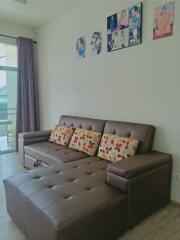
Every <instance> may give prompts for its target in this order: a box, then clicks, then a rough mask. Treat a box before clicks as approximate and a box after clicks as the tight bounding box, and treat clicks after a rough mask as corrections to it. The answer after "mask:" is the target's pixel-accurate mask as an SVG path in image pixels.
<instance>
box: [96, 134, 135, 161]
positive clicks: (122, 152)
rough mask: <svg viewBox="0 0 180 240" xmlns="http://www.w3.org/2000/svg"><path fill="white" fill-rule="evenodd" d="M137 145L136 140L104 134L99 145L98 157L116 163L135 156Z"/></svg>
mask: <svg viewBox="0 0 180 240" xmlns="http://www.w3.org/2000/svg"><path fill="white" fill-rule="evenodd" d="M138 144H139V141H138V140H136V139H132V138H123V137H119V136H117V135H112V134H104V135H103V136H102V139H101V142H100V145H99V150H98V157H100V158H103V159H106V160H110V161H112V162H116V161H119V160H122V159H125V158H127V157H130V156H133V155H135V153H136V150H137V147H138Z"/></svg>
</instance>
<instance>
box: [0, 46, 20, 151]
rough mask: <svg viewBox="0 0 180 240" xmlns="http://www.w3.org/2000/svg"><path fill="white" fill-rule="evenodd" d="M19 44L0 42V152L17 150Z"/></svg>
mask: <svg viewBox="0 0 180 240" xmlns="http://www.w3.org/2000/svg"><path fill="white" fill-rule="evenodd" d="M16 102H17V46H16V45H8V44H5V43H0V153H5V152H10V151H14V150H15V146H16Z"/></svg>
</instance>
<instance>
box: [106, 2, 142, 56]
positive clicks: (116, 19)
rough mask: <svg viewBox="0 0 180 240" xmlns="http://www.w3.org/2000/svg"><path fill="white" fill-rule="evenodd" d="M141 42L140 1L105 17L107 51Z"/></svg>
mask: <svg viewBox="0 0 180 240" xmlns="http://www.w3.org/2000/svg"><path fill="white" fill-rule="evenodd" d="M140 43H142V3H137V4H136V5H134V6H132V7H129V8H127V9H124V10H122V11H120V12H118V13H116V14H113V15H111V16H109V17H108V18H107V51H108V52H112V51H114V50H117V49H122V48H126V47H130V46H134V45H137V44H140Z"/></svg>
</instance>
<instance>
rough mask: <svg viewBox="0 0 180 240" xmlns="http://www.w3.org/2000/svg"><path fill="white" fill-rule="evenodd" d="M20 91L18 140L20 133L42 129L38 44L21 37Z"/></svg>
mask: <svg viewBox="0 0 180 240" xmlns="http://www.w3.org/2000/svg"><path fill="white" fill-rule="evenodd" d="M17 48H18V76H17V79H18V84H17V85H18V86H17V87H18V89H17V124H16V125H17V128H16V129H17V138H18V133H20V132H27V131H36V130H39V129H40V121H39V104H38V82H37V62H36V44H35V43H34V41H33V40H32V39H27V38H23V37H19V38H18V39H17Z"/></svg>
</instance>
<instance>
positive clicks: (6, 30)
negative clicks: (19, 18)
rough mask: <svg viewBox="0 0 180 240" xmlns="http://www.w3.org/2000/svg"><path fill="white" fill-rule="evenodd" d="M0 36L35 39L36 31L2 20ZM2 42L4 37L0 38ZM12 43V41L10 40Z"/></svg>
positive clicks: (0, 22) (0, 21)
mask: <svg viewBox="0 0 180 240" xmlns="http://www.w3.org/2000/svg"><path fill="white" fill-rule="evenodd" d="M0 34H3V35H9V36H12V37H19V36H22V37H28V38H34V37H35V35H34V31H33V29H32V28H30V27H26V26H23V25H20V24H14V23H12V22H7V21H3V20H1V19H0ZM0 40H2V37H0ZM9 41H10V40H9Z"/></svg>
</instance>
